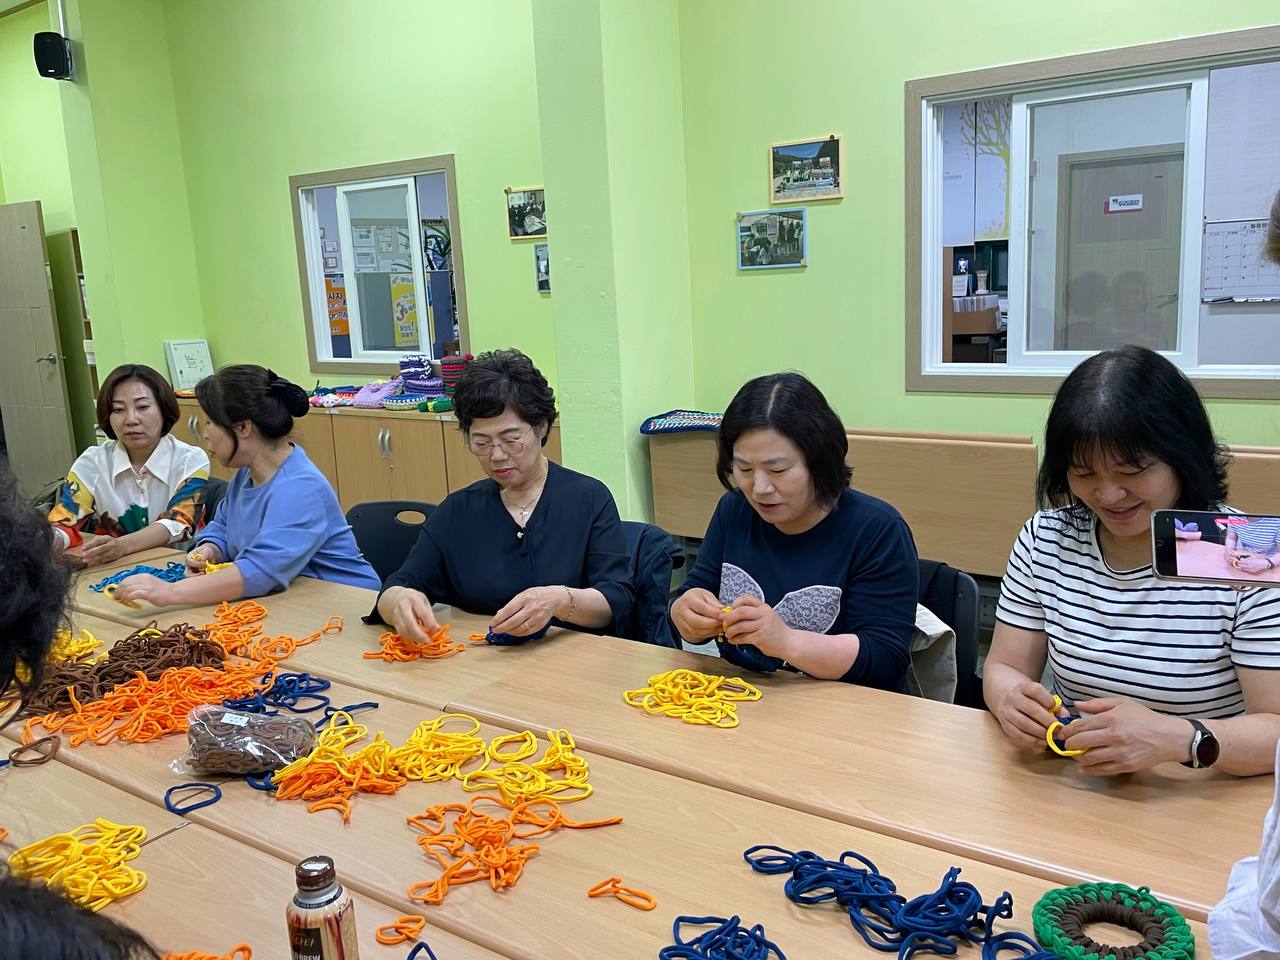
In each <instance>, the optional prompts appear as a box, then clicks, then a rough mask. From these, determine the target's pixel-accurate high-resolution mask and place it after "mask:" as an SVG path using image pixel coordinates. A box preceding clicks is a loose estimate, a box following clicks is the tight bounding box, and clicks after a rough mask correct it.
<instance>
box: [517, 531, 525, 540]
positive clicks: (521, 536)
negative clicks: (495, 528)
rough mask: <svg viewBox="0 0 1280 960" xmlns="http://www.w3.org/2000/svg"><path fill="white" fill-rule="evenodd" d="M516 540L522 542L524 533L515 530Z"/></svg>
mask: <svg viewBox="0 0 1280 960" xmlns="http://www.w3.org/2000/svg"><path fill="white" fill-rule="evenodd" d="M516 539H517V540H523V539H524V531H523V530H517V531H516Z"/></svg>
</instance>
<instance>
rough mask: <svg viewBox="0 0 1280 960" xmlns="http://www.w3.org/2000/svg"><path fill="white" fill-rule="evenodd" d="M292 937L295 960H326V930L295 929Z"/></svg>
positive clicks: (316, 928) (319, 928)
mask: <svg viewBox="0 0 1280 960" xmlns="http://www.w3.org/2000/svg"><path fill="white" fill-rule="evenodd" d="M290 935H291V938H292V940H291V943H290V951H291V952H292V954H293V960H324V928H322V927H294V928H293V929H292V930H291V931H290Z"/></svg>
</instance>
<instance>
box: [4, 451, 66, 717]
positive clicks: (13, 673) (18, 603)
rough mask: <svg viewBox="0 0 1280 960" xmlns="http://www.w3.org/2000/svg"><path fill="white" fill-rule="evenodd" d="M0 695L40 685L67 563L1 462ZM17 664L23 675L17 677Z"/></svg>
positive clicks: (59, 618)
mask: <svg viewBox="0 0 1280 960" xmlns="http://www.w3.org/2000/svg"><path fill="white" fill-rule="evenodd" d="M0 583H4V585H5V587H4V589H3V590H0V698H4V697H5V695H6V693H7V691H8V690H9V688H10V687H11V686H13V685H14V684H15V682H16V683H17V689H18V694H19V696H20V697H25V696H26V695H27V694H28V693H30V692H31V691H32V690H34V689H35V688H36V687H37V686H39V685H40V680H41V678H42V677H43V675H44V661H45V657H46V656H48V653H49V646H50V644H52V642H53V635H54V632H55V631H56V630H57V629H58V627H59V626H61V625H62V624H63V622H64V620H65V616H64V611H65V610H66V605H67V591H68V589H69V588H70V586H71V567H70V565H69V564H68V563H67V561H66V560H65V559H63V558H62V557H60V556H58V555H55V554H54V551H53V530H52V529H51V528H50V526H49V522H48V520H47V519H45V517H44V516H43V515H42V514H41V513H40V511H39V510H37V509H36V508H35V507H33V506H31V505H30V504H29V503H27V502H26V501H25V500H23V499H22V497H21V496H20V495H19V493H18V487H17V482H16V481H15V480H14V478H13V475H12V474H11V473H9V471H8V470H6V469H3V468H0ZM19 667H22V668H24V669H23V670H22V671H21V672H22V673H24V674H25V676H26V679H19V678H18V674H19V672H20V671H19V669H18V668H19Z"/></svg>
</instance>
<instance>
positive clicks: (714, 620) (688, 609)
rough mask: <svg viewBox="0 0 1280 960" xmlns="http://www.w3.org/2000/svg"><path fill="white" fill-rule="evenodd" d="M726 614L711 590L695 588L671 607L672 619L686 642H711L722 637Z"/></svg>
mask: <svg viewBox="0 0 1280 960" xmlns="http://www.w3.org/2000/svg"><path fill="white" fill-rule="evenodd" d="M724 616H725V612H724V607H723V606H722V605H721V603H720V601H719V599H717V598H716V595H715V594H714V593H712V592H711V591H710V590H703V589H702V588H701V587H694V588H693V589H692V590H689V591H686V592H685V593H684V595H683V596H681V597H680V599H678V600H677V601H676V602H675V603H674V604H672V606H671V619H672V620H673V621H675V625H676V629H677V630H678V631H680V636H682V637H684V638H685V639H686V640H694V641H701V640H710V639H711V638H712V637H718V636H720V633H721V631H722V629H723V626H722V624H723V620H724Z"/></svg>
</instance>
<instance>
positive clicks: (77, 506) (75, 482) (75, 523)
mask: <svg viewBox="0 0 1280 960" xmlns="http://www.w3.org/2000/svg"><path fill="white" fill-rule="evenodd" d="M208 480H209V456H208V454H206V453H205V452H204V451H203V450H202V449H200V448H199V447H193V446H192V445H191V444H189V443H183V442H182V441H181V440H178V439H177V438H176V437H174V436H173V434H166V435H165V436H163V437H161V438H160V442H159V443H158V444H157V445H156V449H155V450H154V451H153V452H152V454H151V456H150V457H148V458H147V462H146V463H144V464H143V465H142V466H141V467H137V468H135V467H134V466H133V464H132V463H130V462H129V454H128V451H126V450H125V448H124V445H123V444H121V443H120V441H118V440H109V441H107V442H106V443H104V444H102V445H100V446H95V447H90V448H89V449H88V450H86V451H85V452H84V453H82V454H80V456H79V457H77V458H76V462H75V463H74V464H73V465H72V467H71V470H70V472H69V473H68V474H67V479H66V480H65V481H64V482H63V484H62V486H61V487H59V488H58V494H57V498H56V499H55V500H54V504H53V509H52V510H51V511H50V512H49V521H50V522H51V523H52V524H53V525H54V530H55V531H57V533H58V534H59V535H61V537H62V538H63V541H64V544H65V545H66V546H68V547H74V546H77V545H79V543H80V542H81V539H82V537H81V535H82V534H84V533H92V534H98V535H106V536H110V537H120V536H124V535H125V534H128V533H135V532H137V531H138V530H142V529H145V528H146V527H148V526H150V525H151V524H153V523H161V524H163V525H164V526H165V528H166V529H168V531H169V542H170V543H176V542H178V541H181V540H185V539H186V538H187V537H189V536H190V535H191V533H192V532H193V531H194V530H195V527H196V524H197V523H198V522H199V521H200V519H201V512H202V510H203V508H204V493H205V485H206V483H208Z"/></svg>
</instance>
